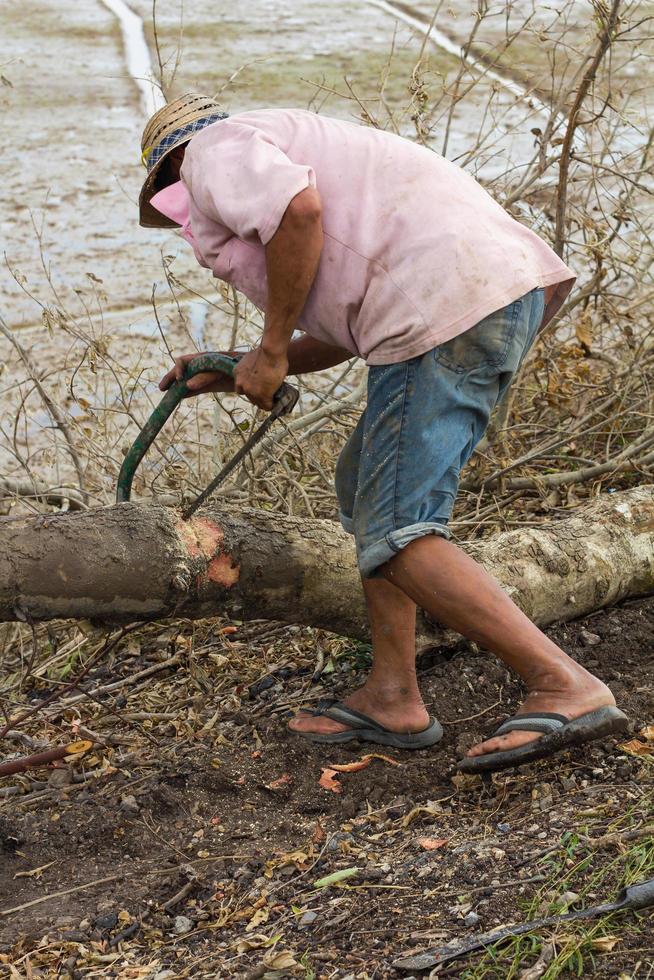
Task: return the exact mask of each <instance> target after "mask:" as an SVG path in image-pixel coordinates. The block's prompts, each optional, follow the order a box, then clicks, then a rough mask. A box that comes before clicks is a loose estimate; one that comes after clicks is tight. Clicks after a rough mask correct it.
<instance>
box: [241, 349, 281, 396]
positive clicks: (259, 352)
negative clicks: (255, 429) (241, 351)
mask: <svg viewBox="0 0 654 980" xmlns="http://www.w3.org/2000/svg"><path fill="white" fill-rule="evenodd" d="M287 374H288V358H287V356H286V354H283V355H272V354H268V353H266V351H264V350H263V348H261V347H257V348H256V349H255V350H252V351H250V352H249V354H245V355H244V356H243V357H242V358H241V359H240V361H239V362H238V364H237V365H236V368H235V369H234V391H236V392H237V393H238V394H239V395H245V397H246V398H247V399H248V400H249V401H251V402H252V404H253V405H256V406H257V408H263V409H265V410H266V411H267V412H270V411H271V409H272V407H273V396H274V394H275V392H276V391H277V390H278V388H279V387H280V386H281V384H282V382H283V381H284V378H285V377H286V375H287Z"/></svg>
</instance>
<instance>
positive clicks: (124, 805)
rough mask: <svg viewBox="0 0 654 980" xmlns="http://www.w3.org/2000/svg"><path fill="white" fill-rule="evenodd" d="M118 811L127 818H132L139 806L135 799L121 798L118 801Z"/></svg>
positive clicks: (129, 797)
mask: <svg viewBox="0 0 654 980" xmlns="http://www.w3.org/2000/svg"><path fill="white" fill-rule="evenodd" d="M119 809H120V810H121V811H122V812H123V813H126V814H127V815H128V816H134V815H135V814H137V813H138V812H139V805H138V803H137V802H136V797H135V796H131V795H130V796H123V798H122V800H121V801H120V807H119Z"/></svg>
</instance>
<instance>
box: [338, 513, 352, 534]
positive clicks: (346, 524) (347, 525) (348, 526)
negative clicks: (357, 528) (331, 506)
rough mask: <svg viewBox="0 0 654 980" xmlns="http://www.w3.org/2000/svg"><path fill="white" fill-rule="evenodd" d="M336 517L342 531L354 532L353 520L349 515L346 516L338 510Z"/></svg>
mask: <svg viewBox="0 0 654 980" xmlns="http://www.w3.org/2000/svg"><path fill="white" fill-rule="evenodd" d="M338 519H339V521H340V522H341V524H342V526H343V530H344V531H347V533H348V534H354V521H353V520H352V518H351V517H347V516H346V515H345V514H344V513H343V511H342V510H339V512H338Z"/></svg>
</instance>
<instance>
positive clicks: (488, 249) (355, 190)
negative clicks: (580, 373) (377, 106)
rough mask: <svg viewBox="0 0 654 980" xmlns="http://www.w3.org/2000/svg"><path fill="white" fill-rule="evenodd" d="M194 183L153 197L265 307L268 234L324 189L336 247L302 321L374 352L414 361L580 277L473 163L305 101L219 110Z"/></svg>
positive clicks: (189, 156) (326, 254) (193, 153)
mask: <svg viewBox="0 0 654 980" xmlns="http://www.w3.org/2000/svg"><path fill="white" fill-rule="evenodd" d="M180 177H181V182H179V183H177V184H173V185H171V186H169V187H166V188H164V190H162V191H159V193H158V194H156V195H155V196H154V197H153V198H152V204H153V205H154V207H156V208H157V209H158V210H159V211H160V212H162V213H163V214H165V215H166V216H167V217H170V218H171V219H172V220H173V221H175V222H176V223H177V224H179V225H180V226H181V232H182V235H183V236H184V237H185V238H186V239H187V241H189V242H190V244H191V245H192V246H193V249H194V252H195V256H196V258H197V260H198V262H199V263H200V264H201V265H203V266H205V267H206V268H207V269H211V271H212V272H213V274H214V276H216V277H217V278H218V279H222V280H224V281H226V282H229V283H231V284H232V285H233V286H235V287H236V289H238V290H240V291H241V292H242V293H244V294H245V295H246V296H247V297H248V298H249V299H250V300H251V301H252V302H253V303H254V304H255V305H256V306H258V307H259V308H260V309H263V310H265V306H266V294H267V284H266V264H265V249H264V246H265V245H266V244H267V243H268V242H269V241H270V239H271V238H272V237H273V235H274V234H275V232H276V231H277V228H278V227H279V223H280V221H281V220H282V218H283V216H284V212H285V211H286V208H287V207H288V205H289V203H290V201H291V200H292V199H293V198H294V197H295V196H296V195H297V194H299V193H300V191H303V190H304V189H305V188H306V187H316V188H317V189H318V192H319V193H320V197H321V199H322V207H323V229H324V247H323V251H322V255H321V258H320V264H319V267H318V272H317V275H316V279H315V281H314V284H313V287H312V289H311V292H310V293H309V296H308V298H307V301H306V304H305V307H304V310H303V311H302V316H301V318H300V322H299V324H298V327H299V328H300V329H301V330H304V331H305V332H306V333H308V334H310V335H311V336H312V337H315V338H316V339H317V340H321V341H324V342H325V343H327V344H332V345H335V346H337V347H344V348H345V349H346V350H349V351H351V352H352V353H353V354H358V355H359V356H360V357H363V358H364V359H365V360H366V361H367V363H368V364H392V363H396V362H398V361H404V360H407V359H408V358H410V357H415V356H417V355H419V354H424V353H425V351H427V350H430V349H431V348H432V347H436V346H437V345H438V344H442V343H444V342H445V341H446V340H450V339H451V338H452V337H455V336H457V335H458V334H461V333H463V332H464V331H466V330H468V329H469V328H470V327H472V326H474V325H475V324H476V323H478V322H479V321H480V320H482V319H483V318H484V317H486V316H488V315H489V314H490V313H493V312H494V311H495V310H499V309H501V308H502V307H504V306H506V305H508V304H509V303H511V302H513V301H514V300H516V299H519V297H520V296H523V295H524V294H525V293H527V292H529V291H530V290H532V289H535V288H536V287H546V286H557V287H558V288H556V289H553V290H551V292H552V296H550V297H549V302H548V304H547V307H546V310H545V317H544V320H543V323H544V324H545V323H547V322H548V320H550V319H551V317H552V316H553V315H554V314H555V313H556V311H557V310H558V309H559V307H560V306H561V304H562V302H563V301H564V299H565V297H566V296H567V294H568V293H569V291H570V289H571V288H572V284H573V282H574V279H575V275H574V273H573V272H571V271H570V269H569V268H568V267H567V266H566V265H565V264H564V263H563V262H562V261H561V260H560V259H559V258H558V256H557V255H556V254H555V253H554V252H553V251H552V250H551V249H550V247H549V246H548V245H547V244H546V243H545V242H544V241H543V240H542V239H541V238H539V237H538V235H536V234H534V232H532V231H531V230H530V229H529V228H527V227H525V226H524V225H522V224H520V223H519V222H517V221H515V220H514V219H513V218H511V217H510V216H509V215H508V214H507V213H506V211H504V209H503V208H501V207H500V205H499V204H497V203H496V202H495V201H494V200H493V199H492V197H491V196H490V195H489V194H488V193H487V192H486V191H485V190H484V189H483V188H482V187H481V185H480V184H479V183H477V181H476V180H475V179H474V178H473V177H471V176H470V175H469V174H467V173H466V172H465V171H464V170H461V168H460V167H457V166H456V165H455V164H453V163H450V162H449V161H448V160H445V159H444V158H443V157H441V156H439V155H438V154H437V153H434V152H432V151H431V150H427V149H425V148H424V147H422V146H418V145H417V144H414V143H412V142H410V141H409V140H405V139H402V138H401V137H399V136H395V135H393V134H391V133H384V132H381V131H379V130H376V129H372V128H370V127H366V126H359V125H357V124H355V123H349V122H342V121H340V120H338V119H330V118H328V117H326V116H319V115H316V114H314V113H312V112H306V111H304V110H300V109H261V110H255V111H253V112H243V113H239V114H238V115H236V116H231V117H230V118H228V119H223V120H220V121H219V122H216V123H213V124H211V125H210V126H207V127H206V128H205V129H203V130H201V131H200V132H199V133H197V134H196V135H195V136H194V137H193V138H192V139H191V141H190V143H189V144H188V146H187V148H186V154H185V157H184V163H183V165H182V169H181V174H180Z"/></svg>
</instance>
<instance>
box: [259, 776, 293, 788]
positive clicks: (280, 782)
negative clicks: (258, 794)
mask: <svg viewBox="0 0 654 980" xmlns="http://www.w3.org/2000/svg"><path fill="white" fill-rule="evenodd" d="M292 782H293V777H292V776H290V775H289V774H288V773H287V772H285V773H284V775H283V776H280V777H279V779H273V781H272V783H266V784H265V786H266V789H271V790H273V791H274V790H277V789H283V788H284V787H285V786H290V784H291V783H292Z"/></svg>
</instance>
